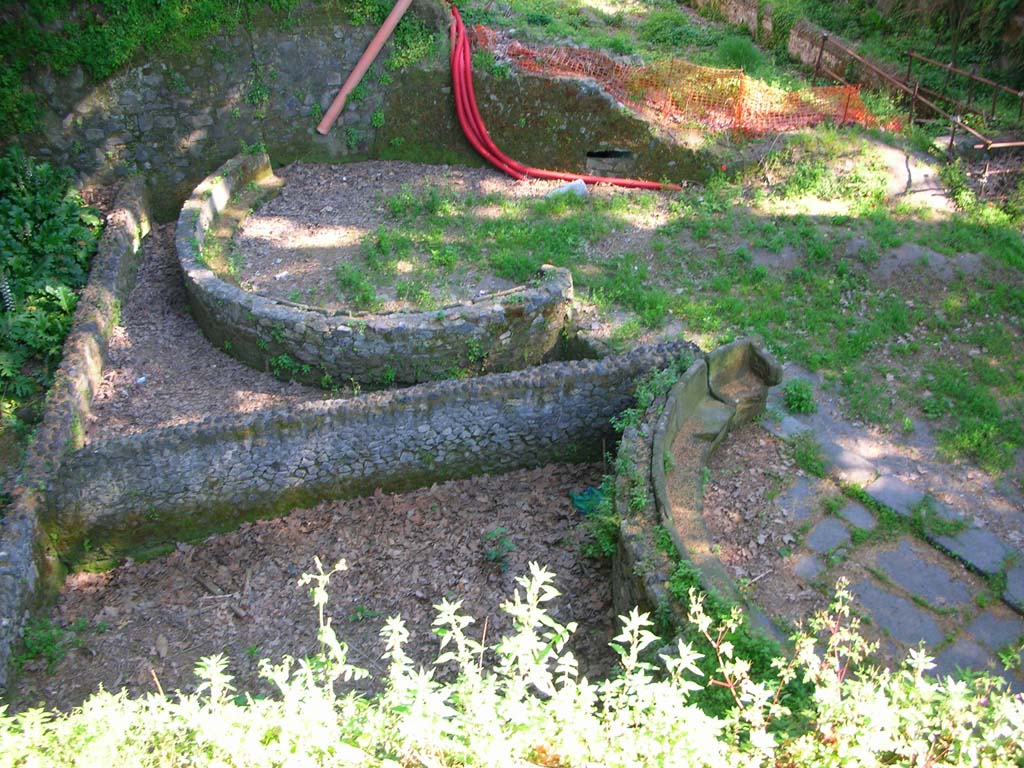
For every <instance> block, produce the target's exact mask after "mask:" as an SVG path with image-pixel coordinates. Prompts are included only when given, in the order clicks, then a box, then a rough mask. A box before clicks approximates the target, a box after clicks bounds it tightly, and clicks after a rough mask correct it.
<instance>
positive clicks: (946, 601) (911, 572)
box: [875, 539, 973, 608]
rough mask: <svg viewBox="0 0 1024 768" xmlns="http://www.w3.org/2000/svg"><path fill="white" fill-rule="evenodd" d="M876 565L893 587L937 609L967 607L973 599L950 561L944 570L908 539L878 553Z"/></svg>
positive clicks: (954, 565) (969, 589)
mask: <svg viewBox="0 0 1024 768" xmlns="http://www.w3.org/2000/svg"><path fill="white" fill-rule="evenodd" d="M943 559H945V558H943ZM875 563H876V564H877V565H878V567H879V568H880V569H881V570H882V571H883V572H884V573H885V575H886V576H888V577H889V579H891V580H892V582H893V584H895V585H896V586H898V587H900V588H901V589H904V590H906V591H907V592H909V593H910V594H912V595H915V596H917V597H920V598H921V599H923V600H924V601H925V602H927V603H928V604H929V605H932V606H935V607H936V608H945V607H948V606H953V605H956V606H962V605H967V604H969V603H971V602H972V600H973V593H972V590H971V588H970V586H969V585H968V584H967V583H966V582H965V581H963V579H961V578H959V577H958V576H957V574H956V573H955V570H956V569H957V566H956V564H955V563H954V562H953V561H948V563H949V564H948V566H946V567H943V566H941V565H937V564H936V563H933V562H929V561H927V560H925V559H923V558H922V557H921V556H920V555H919V554H918V553H917V552H916V551H915V548H914V546H912V545H911V543H910V542H909V541H908V540H907V539H902V540H901V541H900V542H899V544H897V545H896V547H895V548H894V549H889V550H886V551H883V552H880V553H878V555H877V556H876V557H875Z"/></svg>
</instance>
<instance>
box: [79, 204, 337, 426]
mask: <svg viewBox="0 0 1024 768" xmlns="http://www.w3.org/2000/svg"><path fill="white" fill-rule="evenodd" d="M327 396H328V393H326V392H324V391H323V390H320V389H315V388H312V387H306V386H303V385H301V384H295V383H288V382H283V381H278V380H277V379H275V378H274V377H273V376H271V375H269V374H267V373H264V372H261V371H256V370H253V369H252V368H249V367H248V366H246V365H243V364H242V363H240V362H238V361H237V360H235V359H234V358H231V357H229V356H228V355H226V354H224V353H223V352H221V351H219V350H217V349H215V348H214V347H213V346H212V345H211V344H210V342H208V341H207V340H206V338H205V337H204V336H203V334H202V332H201V331H200V330H199V328H198V326H196V324H195V323H194V322H193V320H192V317H191V315H190V314H189V311H188V300H187V298H186V296H185V288H184V286H183V285H182V282H181V270H180V268H179V266H178V261H177V258H176V256H175V254H174V225H173V224H164V225H161V226H157V227H154V228H153V231H152V233H151V234H150V236H149V238H147V240H146V243H145V253H144V255H143V260H142V264H141V265H140V267H139V274H138V279H137V283H136V287H135V290H134V291H133V292H132V295H131V299H130V300H129V301H128V303H127V304H126V305H125V306H124V308H123V310H122V317H121V324H120V325H119V326H117V328H116V329H115V330H114V334H113V337H112V338H111V341H110V361H109V363H108V365H107V368H106V372H105V374H104V377H103V383H102V384H101V385H100V387H99V389H98V391H97V393H96V397H95V400H94V402H93V414H92V418H91V419H90V420H89V423H88V424H87V425H86V440H87V441H88V442H95V441H98V440H103V439H106V438H108V437H113V436H115V435H124V434H132V433H136V432H144V431H146V430H148V429H153V428H155V427H166V426H173V425H176V424H183V423H187V422H193V421H199V420H201V419H203V418H204V417H206V416H217V415H221V414H224V413H247V412H252V411H259V410H263V409H265V408H270V407H273V406H280V405H286V404H293V403H299V402H305V401H308V400H320V399H323V398H324V397H327Z"/></svg>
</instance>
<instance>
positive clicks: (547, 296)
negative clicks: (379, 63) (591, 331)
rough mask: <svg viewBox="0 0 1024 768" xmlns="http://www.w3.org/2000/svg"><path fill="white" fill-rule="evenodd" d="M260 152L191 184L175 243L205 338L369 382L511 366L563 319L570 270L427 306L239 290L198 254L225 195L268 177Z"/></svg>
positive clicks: (552, 346) (243, 354) (550, 349)
mask: <svg viewBox="0 0 1024 768" xmlns="http://www.w3.org/2000/svg"><path fill="white" fill-rule="evenodd" d="M271 175H272V171H271V168H270V161H269V159H268V158H267V156H266V155H264V154H262V153H261V154H255V155H240V156H239V157H236V158H234V159H232V160H230V161H228V162H227V163H225V164H224V165H223V166H221V168H220V169H219V170H218V171H217V173H215V174H214V175H213V176H210V177H208V178H207V179H205V180H204V181H203V183H202V184H200V185H199V186H198V187H196V189H195V192H194V193H193V194H192V196H191V197H190V198H189V200H188V202H187V203H186V204H185V206H184V208H183V209H182V211H181V216H180V217H179V219H178V228H177V232H176V235H175V248H176V250H177V253H178V260H179V261H180V263H181V269H182V273H183V274H184V277H185V288H186V290H187V292H188V296H189V302H190V304H191V306H192V314H193V317H194V318H195V320H196V323H198V325H199V327H200V328H201V329H202V330H203V333H205V334H206V336H207V338H209V339H210V341H211V342H212V343H213V344H214V345H215V346H217V347H219V348H222V349H224V350H225V351H226V352H228V354H230V355H231V356H233V357H235V358H237V359H239V360H241V361H242V362H244V363H246V364H248V365H251V366H253V367H255V368H259V369H267V368H268V367H269V366H270V363H271V361H272V360H275V359H277V360H280V359H281V356H282V355H287V359H288V368H289V370H290V371H292V373H293V376H294V377H295V378H297V379H299V380H305V381H307V382H312V383H315V382H318V381H320V379H321V378H322V377H323V376H324V374H328V375H330V377H331V379H332V380H333V381H336V382H351V381H355V382H358V383H360V384H362V385H365V386H369V387H381V386H390V385H393V384H403V385H404V384H415V383H419V382H424V381H435V380H439V379H446V378H451V377H452V375H453V372H458V373H460V374H480V373H488V372H492V371H500V372H504V371H512V370H518V369H520V368H525V367H528V366H531V365H537V364H538V363H541V362H543V361H544V360H546V359H550V358H551V357H552V355H553V354H554V352H555V351H556V349H557V347H558V344H559V341H560V339H561V338H562V334H563V331H566V330H568V326H569V323H570V321H571V319H572V299H573V291H572V276H571V274H570V273H569V271H568V270H566V269H560V268H555V267H543V268H542V270H541V273H540V274H539V276H538V278H537V279H536V280H535V281H534V282H533V283H531V284H529V285H524V286H520V287H518V288H515V289H512V290H509V291H503V292H501V293H495V294H489V295H487V296H483V297H480V298H478V299H475V300H473V301H471V302H467V303H465V304H458V305H452V306H447V307H443V308H441V309H439V310H435V311H431V312H390V313H380V314H373V313H351V314H339V313H328V312H325V311H323V310H318V309H315V308H313V307H306V306H303V305H299V304H295V303H292V302H288V301H283V300H278V299H270V298H266V297H264V296H260V295H258V294H255V293H249V292H247V291H243V290H242V289H241V288H238V287H237V286H234V285H231V284H229V283H228V282H226V281H224V280H222V279H221V278H219V277H218V276H217V275H216V274H214V272H213V271H212V270H210V269H209V268H208V267H207V266H206V265H205V264H204V263H203V262H202V261H201V260H200V252H201V248H202V245H203V242H204V240H205V239H206V236H207V231H208V229H209V227H210V225H211V224H212V223H213V222H214V220H215V219H216V217H217V215H218V213H219V212H220V211H222V210H223V209H224V207H225V206H226V205H227V204H228V201H229V199H230V198H231V196H232V194H233V193H234V192H235V191H236V190H239V189H241V188H242V187H244V186H245V185H246V184H248V183H249V182H251V181H254V180H260V179H266V177H268V176H271Z"/></svg>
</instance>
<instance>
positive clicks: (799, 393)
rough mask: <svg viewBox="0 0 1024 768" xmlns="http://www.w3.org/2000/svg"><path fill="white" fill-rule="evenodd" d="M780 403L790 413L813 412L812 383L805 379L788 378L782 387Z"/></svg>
mask: <svg viewBox="0 0 1024 768" xmlns="http://www.w3.org/2000/svg"><path fill="white" fill-rule="evenodd" d="M782 403H783V405H785V406H786V410H787V411H789V412H790V413H814V412H815V411H816V410H818V404H817V403H815V402H814V385H813V384H811V382H809V381H807V379H790V380H789V381H787V382H786V384H785V386H783V387H782Z"/></svg>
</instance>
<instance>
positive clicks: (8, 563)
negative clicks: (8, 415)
mask: <svg viewBox="0 0 1024 768" xmlns="http://www.w3.org/2000/svg"><path fill="white" fill-rule="evenodd" d="M148 232H149V206H148V200H147V198H146V195H145V187H144V186H143V184H142V183H141V180H137V179H136V180H134V181H132V182H131V183H129V184H127V185H125V187H123V188H122V190H121V192H120V194H119V195H118V198H117V200H116V201H115V203H114V210H113V211H112V213H111V214H110V215H109V216H108V217H107V223H106V229H105V231H104V233H103V237H102V239H101V240H100V243H99V247H98V248H97V251H96V254H95V256H93V260H92V271H91V272H90V275H89V282H88V284H87V285H86V287H85V289H84V290H83V291H82V294H81V296H80V297H79V300H78V306H77V307H76V309H75V318H74V323H73V325H72V329H71V332H70V333H69V334H68V337H67V340H66V341H65V342H64V355H63V360H62V362H61V364H60V367H59V369H58V370H57V374H56V376H55V378H54V382H53V386H52V387H51V388H50V393H49V395H48V397H47V402H46V409H45V413H44V416H43V420H42V422H41V423H40V425H39V427H38V428H37V429H36V433H35V439H34V440H33V442H32V444H31V446H30V447H29V449H28V452H27V455H26V457H25V460H24V464H23V466H22V469H21V474H20V477H19V482H18V487H17V488H16V489H15V494H14V501H13V503H12V504H11V505H10V506H9V507H8V509H7V513H6V514H5V515H4V516H3V517H0V691H2V690H3V689H4V687H5V685H6V681H7V668H8V665H9V662H10V654H11V647H12V645H13V644H14V643H15V642H17V639H18V638H19V637H20V636H21V628H22V626H23V624H24V621H25V618H26V616H27V613H28V611H29V610H30V609H31V608H32V607H33V604H34V602H35V600H36V598H37V595H38V594H40V593H42V594H47V593H50V592H52V591H53V590H55V589H56V588H57V587H59V586H60V583H61V581H62V579H63V570H62V568H61V566H60V564H59V562H58V555H59V553H58V552H57V551H56V550H55V549H54V548H53V547H52V541H51V540H50V538H49V536H48V535H47V534H48V531H49V529H48V527H47V523H48V522H49V521H47V520H46V519H45V517H44V510H45V507H46V503H45V501H44V496H45V493H46V490H47V488H48V487H49V486H50V484H51V483H52V482H53V478H54V477H55V476H56V475H57V474H58V473H59V472H60V470H61V469H62V467H63V464H64V461H65V459H66V457H67V456H68V455H69V454H71V453H72V452H73V451H75V450H77V449H79V448H81V447H82V444H83V442H84V436H85V432H84V429H83V425H84V424H85V420H86V418H87V417H88V415H89V412H90V409H91V405H92V396H93V393H94V392H95V391H96V389H97V387H98V386H99V384H100V382H101V379H102V374H103V366H104V365H105V363H106V359H107V342H108V340H109V338H110V334H111V331H112V330H113V326H114V325H115V324H116V323H117V318H118V315H119V313H120V306H121V304H122V303H123V302H124V301H126V300H127V298H128V295H129V294H130V293H131V289H132V286H133V285H134V283H135V273H136V270H137V268H138V264H139V257H140V255H141V244H142V238H143V237H144V236H145V235H146V234H147V233H148Z"/></svg>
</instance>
